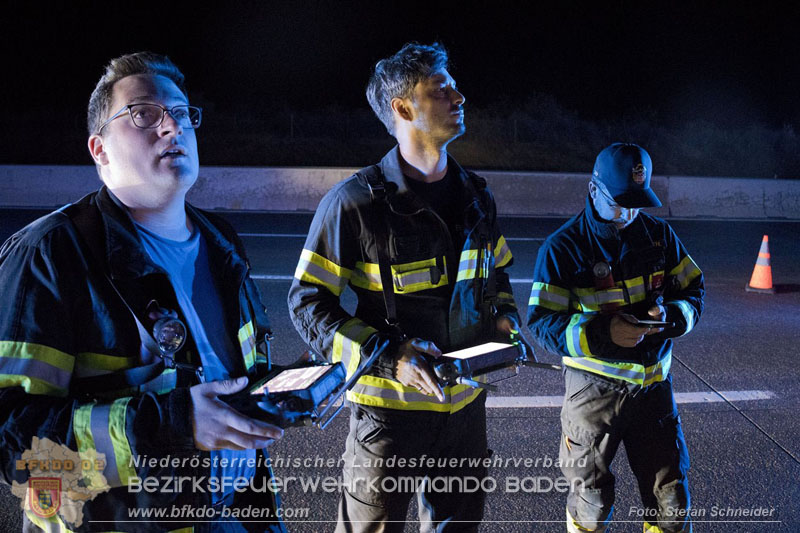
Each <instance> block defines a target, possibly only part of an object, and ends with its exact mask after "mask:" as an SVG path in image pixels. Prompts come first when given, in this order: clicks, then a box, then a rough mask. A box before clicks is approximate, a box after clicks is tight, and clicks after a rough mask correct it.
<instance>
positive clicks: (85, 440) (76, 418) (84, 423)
mask: <svg viewBox="0 0 800 533" xmlns="http://www.w3.org/2000/svg"><path fill="white" fill-rule="evenodd" d="M96 405H97V404H96V402H91V403H85V404H83V405H81V406H80V407H78V408H77V409H75V411H74V412H73V414H72V433H73V435H74V436H75V443H76V444H77V446H78V455H79V456H80V458H81V461H89V462H90V464H94V462H95V460H98V459H102V460H107V459H108V458H107V457H98V454H97V446H96V445H95V442H94V435H93V434H92V410H93V409H94V407H95V406H96ZM83 482H84V484H85V485H86V486H87V487H90V488H94V489H98V490H102V489H105V488H107V487H108V483H106V482H105V481H104V479H103V477H102V476H101V472H100V471H97V470H95V469H94V468H89V469H88V470H83Z"/></svg>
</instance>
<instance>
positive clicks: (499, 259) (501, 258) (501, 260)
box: [494, 235, 513, 268]
mask: <svg viewBox="0 0 800 533" xmlns="http://www.w3.org/2000/svg"><path fill="white" fill-rule="evenodd" d="M512 257H513V256H512V255H511V249H510V248H509V247H508V244H507V243H506V238H505V237H503V236H502V235H500V238H499V239H498V240H497V245H496V246H495V247H494V264H495V268H502V267H504V266H506V265H507V264H508V263H510V262H511V259H512Z"/></svg>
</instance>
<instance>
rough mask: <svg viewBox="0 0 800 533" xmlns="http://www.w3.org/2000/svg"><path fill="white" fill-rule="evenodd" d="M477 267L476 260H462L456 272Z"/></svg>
mask: <svg viewBox="0 0 800 533" xmlns="http://www.w3.org/2000/svg"><path fill="white" fill-rule="evenodd" d="M477 266H478V259H477V258H470V259H462V260H461V261H459V263H458V271H459V272H461V271H464V270H475V268H477Z"/></svg>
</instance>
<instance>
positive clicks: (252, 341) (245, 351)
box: [238, 320, 256, 371]
mask: <svg viewBox="0 0 800 533" xmlns="http://www.w3.org/2000/svg"><path fill="white" fill-rule="evenodd" d="M238 337H239V345H240V346H241V348H242V357H244V366H245V368H246V369H247V370H248V371H249V370H250V369H251V368H253V365H255V364H256V334H255V330H254V328H253V321H252V320H251V321H250V322H248V323H247V324H245V325H244V326H242V327H241V328H239V333H238Z"/></svg>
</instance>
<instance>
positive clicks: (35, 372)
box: [0, 357, 72, 389]
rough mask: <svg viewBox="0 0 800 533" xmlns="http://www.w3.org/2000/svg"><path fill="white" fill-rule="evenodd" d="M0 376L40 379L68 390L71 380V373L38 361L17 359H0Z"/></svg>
mask: <svg viewBox="0 0 800 533" xmlns="http://www.w3.org/2000/svg"><path fill="white" fill-rule="evenodd" d="M0 374H12V375H15V376H27V377H31V378H36V379H41V380H43V381H46V382H47V383H50V384H52V385H55V386H57V387H61V388H63V389H68V388H69V383H70V380H71V379H72V372H68V371H66V370H63V369H61V368H58V367H56V366H53V365H51V364H49V363H46V362H44V361H40V360H38V359H31V358H19V357H0Z"/></svg>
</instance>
